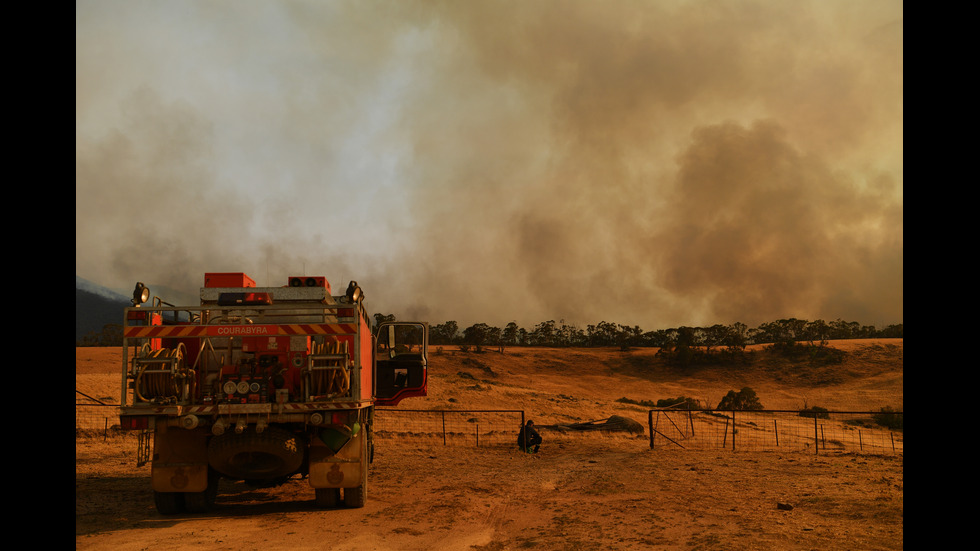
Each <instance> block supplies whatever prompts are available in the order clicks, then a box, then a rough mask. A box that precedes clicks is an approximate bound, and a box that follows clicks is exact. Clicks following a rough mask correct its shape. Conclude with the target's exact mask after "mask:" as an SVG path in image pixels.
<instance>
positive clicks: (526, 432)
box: [517, 425, 541, 453]
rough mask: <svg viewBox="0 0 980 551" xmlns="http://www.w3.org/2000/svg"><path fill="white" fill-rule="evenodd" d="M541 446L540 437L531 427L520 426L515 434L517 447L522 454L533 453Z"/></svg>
mask: <svg viewBox="0 0 980 551" xmlns="http://www.w3.org/2000/svg"><path fill="white" fill-rule="evenodd" d="M540 446H541V435H540V434H538V431H537V430H535V429H534V427H533V426H526V425H525V426H522V427H521V431H520V432H519V433H518V434H517V447H518V448H519V449H520V450H521V451H522V452H529V453H533V452H536V451H538V447H540Z"/></svg>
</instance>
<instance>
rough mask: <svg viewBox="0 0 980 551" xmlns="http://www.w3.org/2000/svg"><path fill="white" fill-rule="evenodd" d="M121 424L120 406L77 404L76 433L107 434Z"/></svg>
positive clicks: (89, 434)
mask: <svg viewBox="0 0 980 551" xmlns="http://www.w3.org/2000/svg"><path fill="white" fill-rule="evenodd" d="M118 424H119V406H115V405H103V404H75V434H76V435H88V436H94V435H99V436H103V437H104V436H107V435H108V433H109V431H110V430H111V429H112V428H113V427H114V426H116V425H118Z"/></svg>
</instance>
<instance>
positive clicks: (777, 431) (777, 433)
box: [772, 419, 779, 448]
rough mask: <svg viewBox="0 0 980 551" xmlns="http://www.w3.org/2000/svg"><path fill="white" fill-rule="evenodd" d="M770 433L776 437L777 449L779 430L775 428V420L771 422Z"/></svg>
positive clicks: (777, 445)
mask: <svg viewBox="0 0 980 551" xmlns="http://www.w3.org/2000/svg"><path fill="white" fill-rule="evenodd" d="M772 432H773V434H775V435H776V447H777V448H778V447H779V428H778V427H776V420H775V419H773V420H772Z"/></svg>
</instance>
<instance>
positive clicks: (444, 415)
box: [442, 411, 446, 446]
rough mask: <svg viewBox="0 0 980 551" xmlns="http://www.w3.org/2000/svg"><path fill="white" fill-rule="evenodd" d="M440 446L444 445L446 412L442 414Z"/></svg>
mask: <svg viewBox="0 0 980 551" xmlns="http://www.w3.org/2000/svg"><path fill="white" fill-rule="evenodd" d="M442 445H443V446H445V445H446V412H445V411H444V412H442Z"/></svg>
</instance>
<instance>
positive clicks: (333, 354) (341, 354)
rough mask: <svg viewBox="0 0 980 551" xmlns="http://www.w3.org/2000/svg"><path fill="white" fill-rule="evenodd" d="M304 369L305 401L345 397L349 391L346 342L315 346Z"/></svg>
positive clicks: (348, 356) (348, 357) (348, 363)
mask: <svg viewBox="0 0 980 551" xmlns="http://www.w3.org/2000/svg"><path fill="white" fill-rule="evenodd" d="M308 361H309V363H308V365H307V367H306V369H304V377H303V380H304V383H305V384H304V387H305V388H304V395H305V396H304V397H305V398H306V401H310V400H311V399H314V400H315V399H319V398H333V397H335V396H345V395H346V394H347V392H348V391H349V390H350V355H349V354H348V352H347V342H327V343H323V344H315V343H314V346H313V353H312V354H310V355H309V357H308Z"/></svg>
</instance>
